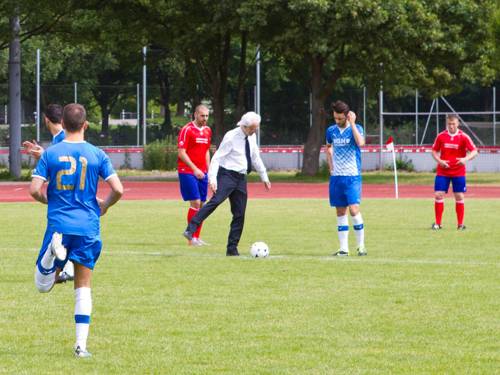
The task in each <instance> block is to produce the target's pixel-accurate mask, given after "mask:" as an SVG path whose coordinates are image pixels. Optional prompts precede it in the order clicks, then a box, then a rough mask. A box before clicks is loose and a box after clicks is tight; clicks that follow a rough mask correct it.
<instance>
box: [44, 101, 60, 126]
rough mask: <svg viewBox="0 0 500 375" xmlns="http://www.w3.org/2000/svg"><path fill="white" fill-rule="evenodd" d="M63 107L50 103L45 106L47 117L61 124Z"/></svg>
mask: <svg viewBox="0 0 500 375" xmlns="http://www.w3.org/2000/svg"><path fill="white" fill-rule="evenodd" d="M62 113H63V107H62V106H60V105H59V104H49V105H48V106H47V108H45V117H47V118H48V119H49V120H50V122H52V123H54V124H60V123H61V119H62Z"/></svg>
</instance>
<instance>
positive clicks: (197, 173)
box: [178, 148, 210, 180]
mask: <svg viewBox="0 0 500 375" xmlns="http://www.w3.org/2000/svg"><path fill="white" fill-rule="evenodd" d="M178 155H179V158H180V159H181V160H182V161H183V162H184V163H185V164H186V165H187V166H188V167H189V168H191V170H192V171H193V174H194V175H195V177H196V178H198V179H200V180H201V179H202V178H204V177H205V173H203V171H202V170H201V169H199V168H198V167H197V166H196V165H194V163H193V162H192V161H191V158H190V157H189V155H188V154H187V152H186V149H184V148H180V149H179V151H178ZM208 158H210V156H208ZM207 165H208V164H207Z"/></svg>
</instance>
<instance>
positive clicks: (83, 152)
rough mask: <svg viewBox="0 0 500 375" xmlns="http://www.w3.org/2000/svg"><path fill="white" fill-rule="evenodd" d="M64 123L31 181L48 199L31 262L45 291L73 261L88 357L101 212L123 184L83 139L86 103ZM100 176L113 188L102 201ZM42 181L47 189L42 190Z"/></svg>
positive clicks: (80, 334)
mask: <svg viewBox="0 0 500 375" xmlns="http://www.w3.org/2000/svg"><path fill="white" fill-rule="evenodd" d="M62 123H63V127H64V129H65V132H66V138H65V140H64V141H62V142H60V143H58V144H56V145H53V146H51V147H49V148H47V150H45V152H44V153H43V154H42V157H41V158H40V161H39V162H38V165H37V166H36V168H35V170H34V171H33V175H32V181H31V185H30V194H31V196H32V197H33V198H34V199H36V200H37V201H39V202H41V203H44V204H48V210H47V230H46V232H45V236H44V239H43V243H42V247H41V249H40V254H39V256H38V259H37V262H36V266H35V284H36V287H37V288H38V290H39V291H40V292H49V291H50V290H51V289H52V287H53V286H54V282H55V280H56V277H57V274H58V272H59V271H60V270H61V269H62V268H63V266H64V263H65V262H67V261H68V260H71V261H72V262H73V263H74V265H75V281H74V288H75V323H76V343H75V355H76V356H78V357H89V356H90V353H89V352H88V351H87V336H88V332H89V324H90V313H91V310H92V298H91V293H90V283H91V278H92V270H93V269H94V266H95V263H96V261H97V259H98V258H99V255H100V253H101V248H102V242H101V238H100V220H99V216H102V215H104V214H105V213H106V211H107V210H108V208H109V207H111V206H112V205H113V204H115V203H116V202H117V201H118V200H119V199H120V198H121V196H122V194H123V187H122V184H121V182H120V179H119V178H118V176H117V175H116V173H115V171H114V169H113V166H112V165H111V162H110V160H109V158H108V156H107V155H106V154H105V153H104V152H103V151H102V150H100V149H98V148H97V147H94V146H93V145H91V144H89V143H87V142H85V140H84V133H85V130H86V129H87V127H88V123H87V121H86V112H85V108H83V106H81V105H79V104H68V105H67V106H66V107H64V111H63V122H62ZM99 178H102V179H104V180H105V181H106V182H107V183H108V184H109V186H110V187H111V191H110V193H109V194H108V196H107V198H106V199H105V200H102V199H99V198H97V196H96V194H97V184H98V182H99ZM45 182H47V183H48V187H47V193H45V192H44V190H43V185H44V183H45Z"/></svg>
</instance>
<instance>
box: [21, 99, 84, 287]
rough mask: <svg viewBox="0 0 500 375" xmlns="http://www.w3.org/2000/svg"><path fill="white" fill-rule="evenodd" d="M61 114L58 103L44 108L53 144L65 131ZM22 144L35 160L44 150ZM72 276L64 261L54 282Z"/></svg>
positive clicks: (45, 120)
mask: <svg viewBox="0 0 500 375" xmlns="http://www.w3.org/2000/svg"><path fill="white" fill-rule="evenodd" d="M62 114H63V107H62V106H60V105H59V104H49V105H48V106H47V108H45V111H44V114H43V120H44V122H45V126H46V127H47V130H48V131H49V132H50V134H51V135H52V142H51V145H55V144H57V143H59V142H62V141H63V140H64V137H65V133H64V129H63V127H62V124H61V122H62ZM23 146H24V149H25V150H26V152H27V153H28V154H30V155H31V156H33V157H34V158H35V160H39V159H40V157H41V156H42V153H43V151H44V148H43V147H42V146H40V145H39V144H38V143H37V141H36V140H33V141H31V142H30V141H24V142H23ZM74 277H75V270H74V267H73V262H66V265H65V266H64V269H63V270H62V271H61V272H60V273H59V275H58V276H57V279H56V283H65V282H66V281H71V280H73V279H74Z"/></svg>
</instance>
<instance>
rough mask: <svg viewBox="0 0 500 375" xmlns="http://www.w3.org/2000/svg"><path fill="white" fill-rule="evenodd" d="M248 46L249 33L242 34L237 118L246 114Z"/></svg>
mask: <svg viewBox="0 0 500 375" xmlns="http://www.w3.org/2000/svg"><path fill="white" fill-rule="evenodd" d="M247 45H248V33H247V32H242V33H241V50H240V71H239V74H238V89H237V90H238V91H237V93H238V96H237V98H236V111H235V112H236V113H235V114H236V118H237V119H238V118H240V117H241V116H242V115H243V114H244V113H245V81H246V77H247V73H248V72H247V61H246V60H247Z"/></svg>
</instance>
